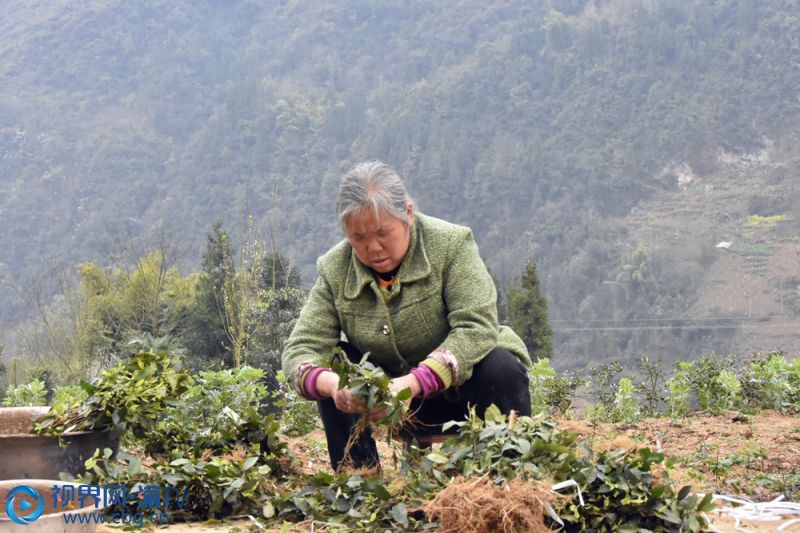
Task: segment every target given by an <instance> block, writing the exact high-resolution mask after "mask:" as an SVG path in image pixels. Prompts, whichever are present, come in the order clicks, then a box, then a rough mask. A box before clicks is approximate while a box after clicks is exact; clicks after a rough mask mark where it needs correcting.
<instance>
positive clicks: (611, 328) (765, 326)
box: [553, 321, 800, 333]
mask: <svg viewBox="0 0 800 533" xmlns="http://www.w3.org/2000/svg"><path fill="white" fill-rule="evenodd" d="M785 327H795V328H798V329H800V321H798V322H783V323H780V324H746V323H745V324H741V323H740V324H716V325H715V324H708V325H696V326H692V325H680V326H679V325H675V326H606V327H575V328H553V331H555V332H556V333H559V332H576V331H648V330H676V329H677V330H687V329H740V328H756V329H770V328H785Z"/></svg>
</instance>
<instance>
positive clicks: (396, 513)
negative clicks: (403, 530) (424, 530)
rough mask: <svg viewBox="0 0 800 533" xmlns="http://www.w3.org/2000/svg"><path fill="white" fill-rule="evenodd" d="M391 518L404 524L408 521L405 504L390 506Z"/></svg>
mask: <svg viewBox="0 0 800 533" xmlns="http://www.w3.org/2000/svg"><path fill="white" fill-rule="evenodd" d="M392 518H393V519H394V521H395V522H397V523H398V524H402V525H406V523H407V522H408V511H407V510H406V506H405V505H403V504H402V503H398V504H395V505H394V506H393V507H392Z"/></svg>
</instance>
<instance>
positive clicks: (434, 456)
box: [425, 452, 448, 465]
mask: <svg viewBox="0 0 800 533" xmlns="http://www.w3.org/2000/svg"><path fill="white" fill-rule="evenodd" d="M425 459H427V460H428V461H430V462H432V463H435V464H438V465H445V464H447V463H448V459H447V457H445V456H444V455H442V454H440V453H436V452H431V453H429V454H427V455H426V456H425Z"/></svg>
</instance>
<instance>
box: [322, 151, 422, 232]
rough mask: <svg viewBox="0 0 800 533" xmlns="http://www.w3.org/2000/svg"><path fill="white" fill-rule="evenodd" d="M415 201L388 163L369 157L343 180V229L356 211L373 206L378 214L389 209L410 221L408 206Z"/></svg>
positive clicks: (340, 207)
mask: <svg viewBox="0 0 800 533" xmlns="http://www.w3.org/2000/svg"><path fill="white" fill-rule="evenodd" d="M409 202H413V200H412V199H411V197H410V196H409V195H408V191H406V186H405V185H404V184H403V180H401V179H400V176H398V175H397V172H395V171H394V169H392V167H390V166H389V165H387V164H386V163H382V162H380V161H368V162H366V163H359V164H358V165H356V166H354V167H353V168H351V169H350V170H349V171H348V172H347V174H345V175H344V177H343V178H342V181H341V183H340V184H339V195H338V196H337V198H336V215H337V217H338V218H339V224H340V225H341V226H342V230H343V231H344V230H346V228H345V221H346V220H347V217H348V216H350V215H352V214H353V213H359V212H362V211H364V210H366V209H372V210H373V212H374V213H375V215H376V216H378V215H380V214H381V213H385V214H387V215H389V216H391V217H394V218H397V219H399V220H401V221H403V223H404V224H408V222H407V219H406V206H407V205H408V203H409Z"/></svg>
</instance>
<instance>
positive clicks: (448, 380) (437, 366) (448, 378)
mask: <svg viewBox="0 0 800 533" xmlns="http://www.w3.org/2000/svg"><path fill="white" fill-rule="evenodd" d="M420 365H425V366H426V367H428V368H430V369H431V370H432V371H433V373H434V374H436V375H437V376H438V377H439V379H441V380H442V385H444V387H443V388H444V389H447V388H449V387H450V385H452V384H453V372H452V371H451V370H450V368H449V367H447V366H446V365H444V364H442V363H440V362H439V361H437V360H436V359H433V358H431V357H428V358H427V359H425V360H424V361H422V362H421V363H420Z"/></svg>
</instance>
